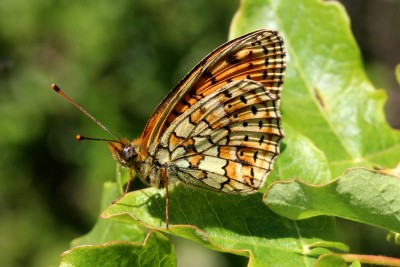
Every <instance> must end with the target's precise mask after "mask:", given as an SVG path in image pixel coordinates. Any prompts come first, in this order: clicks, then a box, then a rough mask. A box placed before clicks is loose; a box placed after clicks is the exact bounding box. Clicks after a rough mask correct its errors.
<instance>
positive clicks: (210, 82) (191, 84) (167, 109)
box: [141, 30, 285, 155]
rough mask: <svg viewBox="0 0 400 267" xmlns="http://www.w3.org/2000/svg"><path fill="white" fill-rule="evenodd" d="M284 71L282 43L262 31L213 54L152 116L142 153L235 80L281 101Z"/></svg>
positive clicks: (149, 151) (271, 33)
mask: <svg viewBox="0 0 400 267" xmlns="http://www.w3.org/2000/svg"><path fill="white" fill-rule="evenodd" d="M284 70H285V49H284V46H283V40H282V38H281V37H280V36H279V35H278V33H277V32H276V31H271V30H259V31H255V32H251V33H249V34H246V35H244V36H241V37H239V38H237V39H234V40H232V41H230V42H228V43H226V44H224V45H222V46H220V47H219V48H217V49H216V50H214V51H213V52H212V53H210V54H209V55H208V56H207V57H206V58H204V59H203V60H202V61H201V62H200V63H199V64H198V65H197V66H196V67H195V68H194V69H193V70H192V71H191V72H189V73H188V74H187V75H186V76H185V78H184V79H183V80H182V81H181V82H180V83H179V84H178V85H177V86H176V87H175V89H174V90H172V91H171V92H170V93H169V94H168V96H167V97H166V98H165V99H164V100H163V101H162V102H161V104H160V105H159V106H158V107H157V109H156V111H155V112H154V113H153V115H152V116H151V117H150V119H149V121H148V122H147V124H146V127H145V129H144V131H143V134H142V136H141V140H142V145H141V153H143V155H148V154H150V155H154V154H155V152H156V148H157V145H158V143H159V140H160V137H161V135H162V133H164V131H165V130H166V129H167V128H168V126H169V125H171V124H172V123H173V122H174V121H175V120H176V118H177V117H179V116H180V115H182V114H183V113H184V112H186V111H187V110H189V109H191V108H192V107H193V106H194V105H195V104H196V103H198V102H199V101H200V100H202V99H204V98H206V97H207V96H209V95H210V94H212V93H213V92H215V91H217V90H219V89H220V88H221V87H223V86H224V85H226V84H229V83H231V82H233V81H238V80H243V79H251V80H253V81H258V82H260V83H262V84H263V85H264V86H265V87H266V88H268V91H269V94H271V95H272V96H274V97H275V98H279V95H280V90H281V85H282V83H283V76H284Z"/></svg>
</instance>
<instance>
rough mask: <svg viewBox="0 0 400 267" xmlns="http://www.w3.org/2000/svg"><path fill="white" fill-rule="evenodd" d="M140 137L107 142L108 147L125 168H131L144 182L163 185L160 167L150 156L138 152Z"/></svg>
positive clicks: (158, 186)
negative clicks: (131, 139)
mask: <svg viewBox="0 0 400 267" xmlns="http://www.w3.org/2000/svg"><path fill="white" fill-rule="evenodd" d="M140 143H141V141H140V139H137V140H134V141H132V142H129V140H127V139H121V140H120V141H118V142H109V143H108V147H109V149H110V151H111V154H112V156H113V158H114V159H115V160H116V161H118V163H119V164H121V166H122V167H125V168H133V169H134V170H135V172H136V175H137V176H138V177H139V178H140V180H142V181H143V182H144V183H145V184H147V185H149V186H153V187H157V188H163V187H164V180H163V179H160V177H162V171H163V170H162V167H161V166H158V165H157V164H155V160H154V158H153V157H151V156H145V155H144V154H143V153H141V152H140Z"/></svg>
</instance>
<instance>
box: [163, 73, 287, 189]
mask: <svg viewBox="0 0 400 267" xmlns="http://www.w3.org/2000/svg"><path fill="white" fill-rule="evenodd" d="M278 101H279V98H278V97H277V96H275V95H273V94H271V93H270V91H269V89H268V88H266V87H265V86H264V85H263V84H262V83H260V82H256V81H252V80H247V79H245V80H240V81H236V82H231V83H229V84H227V85H225V86H223V87H222V88H219V90H217V91H214V92H212V93H210V94H209V95H208V96H206V97H205V98H203V99H201V100H200V101H198V102H197V103H196V104H194V105H193V106H192V108H190V109H189V110H187V111H186V112H184V113H183V114H182V115H181V116H179V117H178V118H177V119H176V120H175V121H173V122H172V124H171V125H170V126H169V127H168V128H167V130H166V131H165V132H164V133H163V134H162V137H161V139H160V143H159V146H158V149H157V152H156V159H157V160H158V161H159V162H160V163H161V164H163V163H167V162H168V164H167V166H169V167H167V172H168V177H177V178H178V179H180V180H181V181H183V182H186V183H189V184H192V185H196V186H200V187H205V188H209V189H214V190H220V191H224V192H236V193H250V192H253V191H255V190H257V189H258V188H260V187H261V186H262V185H263V182H264V181H265V178H266V177H267V175H268V173H269V172H270V171H271V169H272V165H273V162H274V159H275V157H276V156H277V155H278V154H279V143H280V140H281V138H282V137H283V133H282V131H281V129H280V114H279V110H278V103H277V102H278Z"/></svg>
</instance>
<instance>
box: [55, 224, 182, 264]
mask: <svg viewBox="0 0 400 267" xmlns="http://www.w3.org/2000/svg"><path fill="white" fill-rule="evenodd" d="M60 266H62V267H70V266H71V267H72V266H73V267H79V266H82V267H87V266H107V267H112V266H118V267H123V266H166V267H170V266H176V258H175V252H174V248H173V246H172V244H171V243H170V242H169V240H168V238H166V237H165V236H164V235H162V234H161V233H158V232H150V233H149V234H148V236H147V238H146V240H145V242H144V244H137V243H132V242H127V241H112V242H109V243H105V244H102V245H87V246H80V247H75V248H73V249H71V250H68V251H67V252H65V253H63V254H62V255H61V264H60Z"/></svg>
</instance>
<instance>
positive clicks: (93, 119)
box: [51, 83, 121, 142]
mask: <svg viewBox="0 0 400 267" xmlns="http://www.w3.org/2000/svg"><path fill="white" fill-rule="evenodd" d="M51 88H53V90H54V91H56V92H57V93H58V94H59V95H61V96H62V97H64V98H65V99H66V100H67V101H68V102H70V103H71V104H72V105H74V106H75V107H76V108H78V109H79V110H80V111H81V112H82V113H83V114H85V115H86V116H88V117H89V118H90V119H91V120H92V121H94V122H95V123H96V124H97V125H98V126H100V128H102V129H103V130H104V131H106V132H107V133H109V134H111V135H113V136H114V137H115V138H117V139H118V141H121V138H119V136H118V135H116V134H115V133H113V132H112V131H111V130H109V129H108V128H107V127H106V126H104V125H103V124H102V123H101V122H99V121H98V120H96V118H95V117H93V116H92V115H91V114H90V113H89V112H87V111H86V110H85V109H84V108H83V107H81V106H80V105H78V104H77V103H76V102H75V101H74V100H72V99H71V98H69V97H68V96H67V95H66V94H65V93H64V92H63V91H62V90H61V89H60V87H58V86H57V85H56V84H54V83H53V84H52V85H51ZM75 138H76V140H85V139H86V140H103V141H111V142H114V141H113V140H108V139H102V138H90V137H84V136H81V135H77V136H76V137H75Z"/></svg>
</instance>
